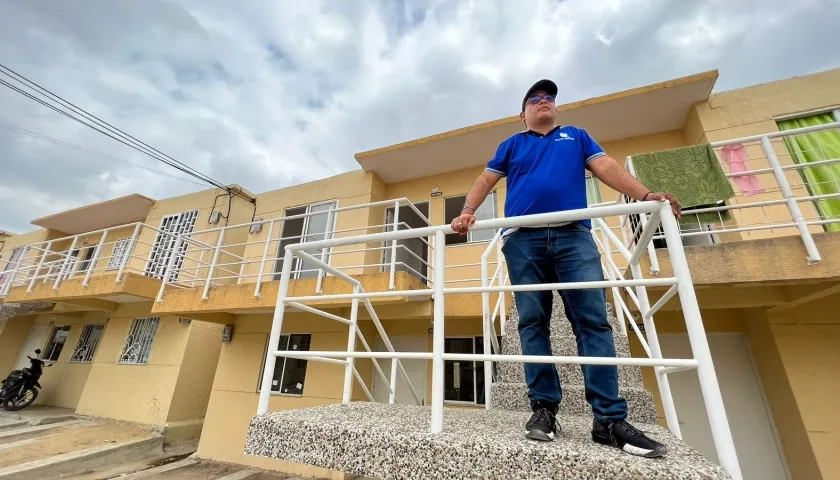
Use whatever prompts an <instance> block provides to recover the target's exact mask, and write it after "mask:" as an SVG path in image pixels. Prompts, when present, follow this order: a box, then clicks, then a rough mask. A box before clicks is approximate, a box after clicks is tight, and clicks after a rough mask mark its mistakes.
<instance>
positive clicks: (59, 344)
mask: <svg viewBox="0 0 840 480" xmlns="http://www.w3.org/2000/svg"><path fill="white" fill-rule="evenodd" d="M69 335H70V325H61V326H57V327H53V329H52V332H50V337H49V341H48V342H47V346H46V347H44V350H43V351H42V352H41V360H46V361H48V362H55V361H56V360H58V357H59V356H61V350H62V349H64V344H65V343H66V342H67V337H68V336H69Z"/></svg>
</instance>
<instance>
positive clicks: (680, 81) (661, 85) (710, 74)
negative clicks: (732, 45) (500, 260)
mask: <svg viewBox="0 0 840 480" xmlns="http://www.w3.org/2000/svg"><path fill="white" fill-rule="evenodd" d="M719 75H720V72H719V71H718V70H717V69H714V70H708V71H705V72H701V73H696V74H693V75H688V76H684V77H678V78H674V79H671V80H666V81H664V82H658V83H652V84H650V85H645V86H642V87H635V88H631V89H628V90H622V91H619V92H615V93H610V94H607V95H601V96H598V97H592V98H587V99H584V100H578V101H576V102H571V103H565V104H563V105H558V106H557V111H558V112H562V111H566V110H573V109H575V108H579V107H584V106H587V105H595V104H599V103H605V102H609V101H613V100H618V99H621V98H625V97H630V96H633V95H639V94H643V93H649V92H652V91H655V90H662V89H665V88H671V87H676V86H679V85H685V84H687V83H695V82H700V81H703V80H717V78H718V76H719ZM711 90H712V89H709V94H710V95H711ZM519 121H520V119H519V115H512V116H510V117H504V118H500V119H498V120H491V121H489V122H484V123H478V124H475V125H470V126H468V127H462V128H458V129H455V130H450V131H448V132H443V133H437V134H434V135H430V136H427V137H421V138H418V139H415V140H410V141H407V142H402V143H397V144H394V145H389V146H387V147H381V148H376V149H373V150H367V151H364V152H359V153H356V154H355V155H354V157H355V159H356V160H361V159H363V158H368V157H372V156H375V155H379V154H382V153H387V152H392V151H394V150H400V149H403V148H408V147H414V146H417V145H422V144H426V143H430V142H434V141H436V140H443V139H445V138H449V137H454V136H458V135H463V134H465V133H469V132H474V131H476V130H484V129H485V128H490V127H495V126H498V125H504V124H507V123H513V122H519Z"/></svg>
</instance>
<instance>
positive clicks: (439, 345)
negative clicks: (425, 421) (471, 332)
mask: <svg viewBox="0 0 840 480" xmlns="http://www.w3.org/2000/svg"><path fill="white" fill-rule="evenodd" d="M445 241H446V235H445V234H444V233H443V230H438V231H436V232H435V261H434V265H435V284H434V296H435V298H434V323H433V324H432V424H431V430H432V433H440V432H441V431H443V395H444V392H443V387H444V385H443V382H444V364H443V349H444V332H443V329H444V314H445V309H444V303H443V285H444V282H446V273H445V271H444V267H445V265H446V248H445V247H444V242H445Z"/></svg>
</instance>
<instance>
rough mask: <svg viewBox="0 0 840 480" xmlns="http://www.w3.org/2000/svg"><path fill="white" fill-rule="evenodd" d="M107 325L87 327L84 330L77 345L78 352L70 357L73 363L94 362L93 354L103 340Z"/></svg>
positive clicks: (75, 351)
mask: <svg viewBox="0 0 840 480" xmlns="http://www.w3.org/2000/svg"><path fill="white" fill-rule="evenodd" d="M104 329H105V325H85V326H84V328H82V335H81V336H80V337H79V342H78V343H77V344H76V350H74V351H73V356H71V357H70V362H71V363H90V362H92V361H93V354H94V353H96V346H97V345H99V339H100V338H102V330H104Z"/></svg>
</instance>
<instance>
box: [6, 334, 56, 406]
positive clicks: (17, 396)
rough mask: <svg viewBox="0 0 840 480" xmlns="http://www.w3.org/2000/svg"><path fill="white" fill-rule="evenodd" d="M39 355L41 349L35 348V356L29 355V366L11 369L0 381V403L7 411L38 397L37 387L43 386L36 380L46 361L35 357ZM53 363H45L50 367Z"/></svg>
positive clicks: (29, 403)
mask: <svg viewBox="0 0 840 480" xmlns="http://www.w3.org/2000/svg"><path fill="white" fill-rule="evenodd" d="M40 355H41V349H36V350H35V356H36V358H32V357H30V356H29V355H27V356H26V358H28V359H29V362H30V366H29V368H23V369H21V370H13V371H12V373H10V374H9V376H8V377H6V378H5V379H3V380H2V381H0V404H2V405H3V408H4V409H5V410H8V411H16V410H22V409H24V408H26V407H28V406H30V405H32V404H33V403H34V402H35V399H36V398H38V389H39V388H43V387H41V384H40V383H38V380H39V379H40V378H41V374H43V373H44V365H46V362H44V361H43V360H41V359H40V358H37V357H39V356H40ZM53 365H54V364H49V365H46V366H47V367H51V366H53Z"/></svg>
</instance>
